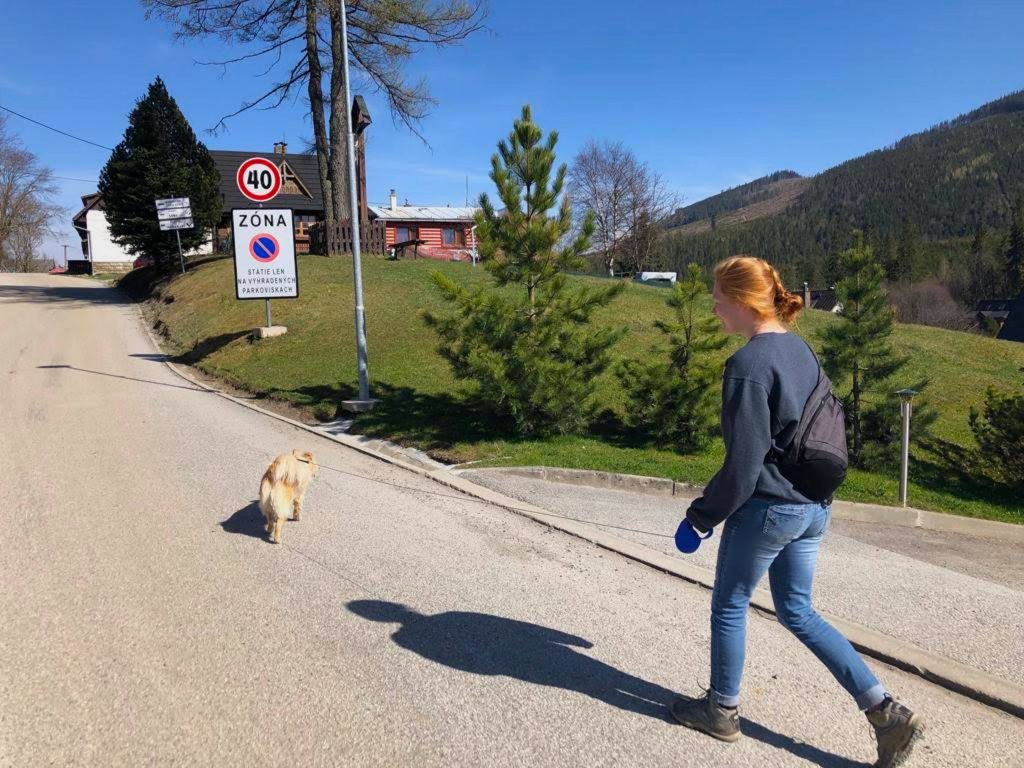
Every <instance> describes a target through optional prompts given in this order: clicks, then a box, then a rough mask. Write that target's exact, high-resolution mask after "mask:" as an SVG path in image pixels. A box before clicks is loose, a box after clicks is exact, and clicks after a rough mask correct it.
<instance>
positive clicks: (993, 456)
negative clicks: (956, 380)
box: [969, 368, 1024, 491]
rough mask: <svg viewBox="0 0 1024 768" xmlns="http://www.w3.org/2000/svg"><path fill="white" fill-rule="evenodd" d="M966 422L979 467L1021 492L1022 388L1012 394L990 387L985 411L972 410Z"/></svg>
mask: <svg viewBox="0 0 1024 768" xmlns="http://www.w3.org/2000/svg"><path fill="white" fill-rule="evenodd" d="M1021 373H1024V368H1022V369H1021ZM969 421H970V425H971V431H972V432H973V433H974V439H975V440H977V442H978V447H979V448H980V451H979V453H978V461H979V464H980V465H981V466H982V467H984V468H985V469H987V470H988V471H989V472H990V474H991V475H992V476H993V477H994V478H995V479H996V480H998V481H1000V482H1003V483H1005V484H1006V485H1008V486H1010V487H1011V488H1017V489H1020V490H1021V491H1024V388H1022V389H1021V390H1020V391H1019V392H1015V393H1014V392H998V391H996V390H995V389H994V388H993V387H989V388H988V391H987V392H986V394H985V404H984V407H983V408H982V410H981V411H979V410H977V409H976V408H971V412H970V417H969Z"/></svg>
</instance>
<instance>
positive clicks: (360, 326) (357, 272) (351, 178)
mask: <svg viewBox="0 0 1024 768" xmlns="http://www.w3.org/2000/svg"><path fill="white" fill-rule="evenodd" d="M345 6H346V4H345V3H344V2H343V3H342V4H341V46H342V48H341V58H342V61H343V62H344V65H345V104H344V109H346V110H347V109H348V105H349V104H351V103H352V94H351V92H350V82H349V71H348V20H347V13H346V7H345ZM333 107H334V108H335V109H337V107H338V105H337V104H335V105H333ZM346 117H347V119H348V197H349V205H350V211H351V215H352V268H353V279H354V282H355V299H356V359H357V364H358V368H359V399H360V400H362V401H364V403H367V404H369V403H368V401H369V400H370V366H369V362H368V360H367V352H366V313H365V310H364V308H363V271H362V265H361V264H360V257H361V253H360V246H361V244H360V236H359V224H360V222H359V210H358V203H357V202H356V154H355V135H354V134H353V132H352V116H351V115H349V114H348V113H347V112H346ZM327 204H328V205H329V204H330V203H329V202H328V203H327Z"/></svg>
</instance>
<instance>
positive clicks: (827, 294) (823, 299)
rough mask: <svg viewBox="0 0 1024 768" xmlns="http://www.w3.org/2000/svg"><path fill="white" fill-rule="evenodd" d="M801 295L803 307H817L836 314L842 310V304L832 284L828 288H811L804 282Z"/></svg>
mask: <svg viewBox="0 0 1024 768" xmlns="http://www.w3.org/2000/svg"><path fill="white" fill-rule="evenodd" d="M803 296H804V309H818V310H821V311H822V312H832V313H833V314H836V315H838V314H839V313H840V312H842V311H843V305H842V304H840V303H839V299H838V297H837V295H836V287H835V286H834V285H833V286H831V287H830V288H811V287H809V286H808V285H807V283H804V293H803Z"/></svg>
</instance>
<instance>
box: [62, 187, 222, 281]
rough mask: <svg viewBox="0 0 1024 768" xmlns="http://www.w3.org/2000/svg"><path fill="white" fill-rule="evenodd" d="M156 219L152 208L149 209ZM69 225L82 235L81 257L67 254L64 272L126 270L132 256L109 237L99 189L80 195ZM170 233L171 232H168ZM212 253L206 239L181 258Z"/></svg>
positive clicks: (90, 272)
mask: <svg viewBox="0 0 1024 768" xmlns="http://www.w3.org/2000/svg"><path fill="white" fill-rule="evenodd" d="M153 219H154V220H156V208H155V207H154V208H153ZM71 222H72V225H73V226H74V228H75V229H76V230H77V231H78V234H79V236H80V237H81V238H82V258H79V259H74V258H72V257H71V256H68V264H67V268H68V272H69V273H71V274H76V273H77V274H83V273H84V274H95V273H98V272H130V271H131V269H132V265H133V262H134V261H135V259H136V257H135V256H132V255H131V254H130V253H128V252H127V251H125V250H124V249H122V248H121V246H119V245H118V244H117V243H115V242H114V241H113V240H112V239H111V238H110V227H109V226H108V224H107V215H106V214H105V213H104V212H103V197H102V196H101V195H100V193H99V192H93V193H92V194H91V195H83V196H82V210H80V211H79V212H78V213H76V214H75V215H74V217H73V218H72V220H71ZM168 235H171V233H168ZM210 253H213V240H212V238H208V239H207V241H206V242H205V243H203V245H201V246H200V247H199V248H196V249H195V250H193V251H186V253H185V257H186V258H187V257H189V256H199V255H205V254H210Z"/></svg>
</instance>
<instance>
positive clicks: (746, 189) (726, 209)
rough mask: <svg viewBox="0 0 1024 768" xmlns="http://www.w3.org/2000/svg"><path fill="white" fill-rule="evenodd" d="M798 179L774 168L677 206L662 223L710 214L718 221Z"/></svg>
mask: <svg viewBox="0 0 1024 768" xmlns="http://www.w3.org/2000/svg"><path fill="white" fill-rule="evenodd" d="M799 179H802V177H801V176H800V174H799V173H797V172H796V171H776V172H775V173H772V174H769V175H768V176H762V177H761V178H759V179H754V180H753V181H749V182H747V183H746V184H741V185H740V186H738V187H732V188H731V189H727V190H725V191H724V192H719V193H718V194H717V195H713V196H712V197H708V198H706V199H704V200H701V201H700V202H699V203H694V204H693V205H688V206H686V207H685V208H679V209H677V210H676V212H675V213H674V214H672V215H671V216H669V217H668V218H667V219H665V221H664V222H663V224H664V226H665V228H666V229H677V228H680V227H683V226H685V225H687V224H690V223H697V222H701V221H704V220H707V221H709V222H710V220H711V218H712V217H714V218H716V219H717V220H718V221H719V222H721V220H722V217H723V216H725V215H727V214H729V213H732V212H733V211H737V210H739V209H741V208H747V207H750V206H753V205H755V204H756V203H762V202H765V201H768V200H772V199H775V198H777V197H778V196H779V195H780V192H781V191H782V190H785V189H787V187H792V186H793V184H794V180H799ZM787 182H788V183H787ZM775 212H777V211H775ZM709 228H710V226H709Z"/></svg>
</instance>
